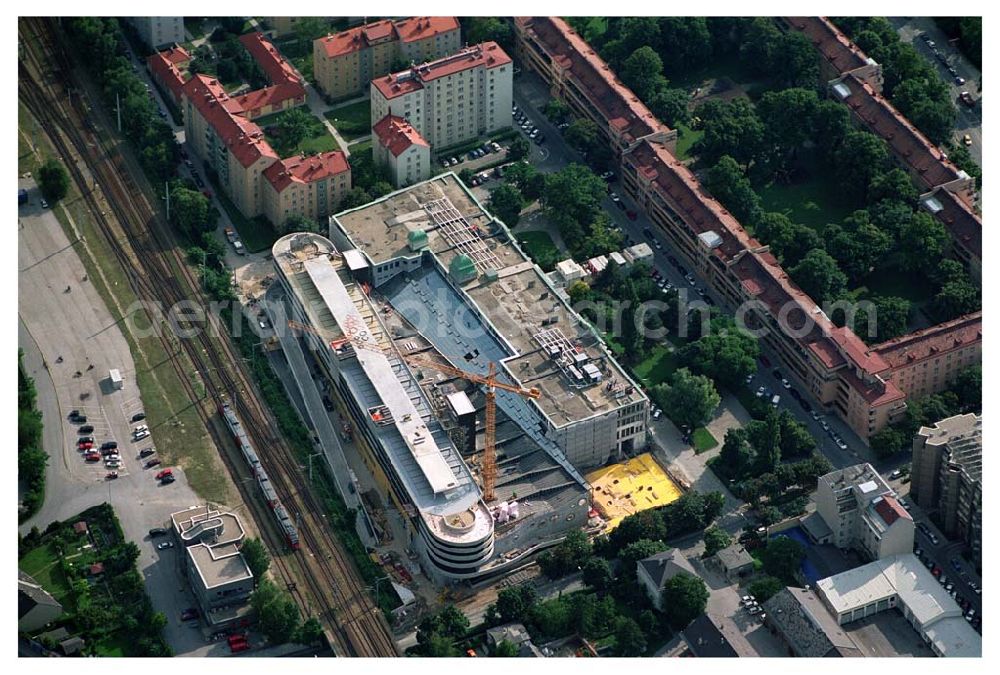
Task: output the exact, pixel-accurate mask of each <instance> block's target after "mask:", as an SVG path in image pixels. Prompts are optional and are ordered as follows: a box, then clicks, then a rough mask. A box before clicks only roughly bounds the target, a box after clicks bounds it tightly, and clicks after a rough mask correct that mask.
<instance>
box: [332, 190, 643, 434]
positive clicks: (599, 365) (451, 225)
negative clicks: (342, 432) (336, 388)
mask: <svg viewBox="0 0 1000 675" xmlns="http://www.w3.org/2000/svg"><path fill="white" fill-rule="evenodd" d="M332 221H333V222H334V223H336V224H337V225H339V227H340V229H341V230H342V231H343V232H344V233H345V234H346V235H347V237H348V238H349V239H350V240H351V242H352V243H353V244H354V245H355V246H356V247H357V248H359V249H361V250H362V251H364V253H365V254H366V255H367V256H368V258H369V260H370V261H371V262H372V263H373V264H374V265H376V266H378V265H379V264H381V263H385V262H388V261H392V260H395V259H399V258H413V257H416V256H419V255H420V252H412V251H410V249H409V247H408V237H407V235H408V234H409V232H411V231H414V230H422V231H424V232H425V233H426V234H427V241H428V249H429V250H430V252H431V254H432V256H433V259H434V260H435V262H436V263H437V265H436V267H437V269H438V271H439V272H440V275H439V276H440V277H441V279H440V280H435V279H430V280H427V276H428V275H423V276H422V278H421V279H418V280H417V282H418V283H419V284H423V285H424V287H425V288H424V289H420V288H414V293H419V291H420V290H424V291H425V294H426V293H427V292H434V293H435V295H433V296H427V297H433V299H434V300H435V301H437V302H432V303H426V304H427V307H426V308H425V309H428V310H430V311H431V312H432V313H435V314H436V315H437V316H436V317H432V319H433V320H434V322H436V323H443V325H444V329H443V330H444V332H447V333H453V332H458V331H452V330H451V329H452V328H454V327H455V326H453V325H452V324H456V323H457V322H456V321H455V319H456V317H459V316H461V317H462V319H463V320H464V322H465V325H464V326H463V327H461V331H460V332H462V333H463V334H464V335H465V336H469V337H468V341H470V342H475V343H476V346H478V344H479V343H480V342H482V341H486V340H489V339H490V338H489V337H488V336H490V335H491V334H492V336H493V338H494V339H495V342H496V344H497V346H498V347H499V349H500V352H501V353H500V354H498V355H497V356H498V357H499V358H497V359H494V360H499V361H500V362H501V364H502V366H501V370H502V371H504V372H506V375H507V376H508V379H510V380H513V381H515V382H517V383H519V384H520V385H522V386H525V387H537V388H538V389H539V390H541V392H542V396H541V398H539V399H537V400H535V401H534V402H533V405H536V406H537V407H538V408H539V409H540V410H541V411H542V412H543V413H544V414H545V415H546V416H547V417H548V419H549V420H550V421H551V422H552V424H553V425H554V426H556V427H561V426H564V425H567V424H571V423H573V422H577V421H580V420H583V419H587V418H589V417H593V416H597V415H602V414H605V413H608V412H610V411H613V410H616V409H618V408H620V407H622V406H625V405H628V404H631V403H636V402H639V401H643V400H645V396H644V395H643V394H642V392H641V390H640V389H639V388H638V387H637V386H636V385H635V383H634V382H632V380H631V379H629V377H628V376H627V375H626V374H625V372H624V371H623V370H622V369H621V367H620V366H619V365H618V364H617V363H616V362H615V361H614V359H613V358H612V357H611V354H610V352H608V350H607V348H606V347H605V345H604V343H603V341H602V340H601V338H600V337H599V336H598V335H597V333H596V332H595V331H594V330H593V329H592V328H591V327H590V326H589V325H588V324H586V323H585V322H584V321H583V320H582V319H581V318H580V317H579V316H578V315H577V314H576V313H575V312H573V311H572V309H570V307H569V305H568V303H567V302H566V301H565V300H563V299H561V298H560V296H559V294H558V293H557V292H556V289H555V288H554V287H553V286H552V284H551V282H550V280H549V279H548V277H547V276H546V275H544V274H543V273H541V271H540V270H539V269H538V268H537V267H536V266H535V265H534V263H532V262H531V260H530V259H529V258H528V257H527V256H526V255H525V254H524V252H523V251H521V249H520V248H519V247H518V245H517V244H516V242H515V240H514V238H513V236H512V235H511V234H510V232H509V230H508V229H507V228H506V226H505V225H503V224H502V223H500V222H499V221H496V220H494V218H493V217H492V216H491V215H490V214H489V213H488V212H487V211H486V210H485V209H484V208H483V207H482V206H481V205H480V204H479V202H478V201H477V200H476V199H475V197H473V196H472V195H471V194H470V193H469V192H468V190H467V189H466V188H465V186H463V185H462V184H461V182H460V181H459V180H458V179H457V178H456V177H455V175H454V174H453V173H447V174H443V175H441V176H438V177H436V178H433V179H431V180H429V181H425V182H423V183H419V184H417V185H414V186H412V187H410V188H407V189H405V190H401V191H398V192H395V193H392V194H390V195H387V196H386V197H383V198H382V199H380V200H378V201H375V202H372V203H371V204H368V205H366V206H363V207H359V208H357V209H353V210H350V211H345V212H343V213H340V214H338V215H336V216H334V217H333V219H332ZM459 255H466V256H468V257H469V258H470V259H471V260H472V261H473V263H474V265H475V267H476V272H477V275H476V277H475V278H473V279H472V280H470V281H467V282H465V283H461V284H459V283H458V282H457V281H455V280H454V278H452V277H450V276H448V270H449V268H450V265H451V263H452V261H453V260H454V259H455V258H456V257H458V256H459ZM410 276H411V278H413V276H414V275H410ZM494 277H495V278H494ZM439 281H440V282H443V283H440V282H439ZM442 288H444V289H451V291H452V293H451V294H450V297H449V294H448V293H447V292H445V293H444V296H443V297H442V296H441V294H440V293H438V292H439V290H441V289H442ZM456 289H457V290H456ZM438 298H441V300H439V301H438ZM453 303H457V305H458V306H457V307H456V306H453ZM456 310H461V311H460V313H459V312H458V311H456ZM424 323H427V322H424ZM419 328H420V330H421V331H422V332H425V334H428V335H429V336H430V339H431V340H432V341H435V344H436V340H435V338H436V337H437V338H440V337H441V335H440V333H441V332H442V331H436V333H437V335H435V331H434V330H433V328H432V327H431V326H426V325H420V326H419ZM442 351H443V352H444V353H445V354H448V353H449V350H448V349H442ZM491 358H492V357H491ZM455 365H457V366H459V367H462V368H465V369H469V370H472V371H473V372H481V373H485V372H486V367H487V365H488V363H487V360H486V359H482V360H481V361H479V362H475V361H473V362H465V363H458V362H456V363H455ZM570 366H572V368H573V369H571V368H570ZM585 366H589V368H586V370H584V367H585ZM577 374H579V375H580V376H581V378H582V379H581V378H578V377H576V375H577Z"/></svg>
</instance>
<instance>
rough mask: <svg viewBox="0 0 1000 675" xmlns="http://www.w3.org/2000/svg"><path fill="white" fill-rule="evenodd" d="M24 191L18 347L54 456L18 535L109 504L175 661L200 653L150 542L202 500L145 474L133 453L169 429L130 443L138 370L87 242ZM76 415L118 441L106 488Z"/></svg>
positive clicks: (166, 555) (170, 567) (183, 602)
mask: <svg viewBox="0 0 1000 675" xmlns="http://www.w3.org/2000/svg"><path fill="white" fill-rule="evenodd" d="M20 187H25V188H27V189H29V194H30V198H31V201H30V203H29V204H27V205H24V206H21V207H19V209H18V217H19V220H20V221H21V222H22V223H23V224H24V227H23V228H21V229H19V231H18V269H19V274H18V285H19V288H18V314H19V319H20V321H19V325H18V338H19V339H18V342H19V346H20V347H21V348H22V349H23V350H24V363H25V367H26V369H27V371H28V374H29V375H30V376H31V377H33V378H34V379H35V381H36V383H37V385H36V386H37V389H38V404H39V408H40V409H41V411H42V414H43V418H42V419H43V423H44V430H43V442H44V444H45V448H46V450H47V451H48V453H49V456H50V457H49V464H48V467H47V470H46V494H45V503H44V504H43V506H42V508H41V510H40V511H39V512H38V513H37V514H36V515H35V516H34V517H32V518H31V519H29V520H28V521H26V522H24V523H22V524H21V525H20V527H19V528H18V529H19V531H20V532H21V533H26V532H28V530H30V529H31V528H32V527H38V528H39V529H41V530H44V529H45V527H46V526H47V525H48V524H49V523H50V522H52V521H53V520H65V519H68V518H70V517H72V516H74V515H76V514H78V513H80V512H81V511H83V510H85V509H87V508H89V507H91V506H94V505H96V504H100V503H102V502H105V501H108V502H110V503H111V505H112V506H113V507H114V509H115V513H116V514H117V516H118V519H119V521H120V522H121V525H122V530H123V531H124V533H125V537H126V538H127V539H129V540H131V541H134V542H135V543H136V544H137V545H138V546H139V551H140V554H139V559H138V561H137V565H138V569H139V572H140V574H142V576H143V578H144V579H145V581H146V592H147V593H148V594H149V596H150V599H151V600H152V602H153V606H154V607H155V608H156V609H157V610H159V611H162V612H163V613H164V614H165V615H166V616H167V628H166V632H165V634H166V638H167V641H168V642H169V643H170V645H171V646H172V647H173V648H174V650H175V651H176V652H177V653H179V654H181V653H186V652H190V651H192V650H195V649H203V648H204V647H205V643H204V640H203V639H202V637H201V634H200V632H199V631H197V630H196V629H192V628H190V627H188V626H187V625H185V624H182V623H180V621H179V617H180V612H181V611H182V610H183V609H184V608H186V607H190V606H192V605H193V604H194V601H193V598H191V597H190V595H189V594H188V592H187V591H186V590H185V589H186V584H185V582H184V581H183V578H182V576H181V575H180V569H179V566H178V564H177V563H178V561H179V560H180V558H179V556H178V553H177V551H176V549H174V550H166V551H158V550H156V549H155V547H154V546H153V542H152V541H151V540H150V539H149V537H148V535H147V532H148V530H149V529H150V528H152V527H163V526H165V525H166V523H167V522H168V520H169V515H170V514H171V513H173V512H175V511H178V510H181V509H183V508H186V507H188V506H191V505H193V504H197V503H198V502H199V498H198V497H197V495H195V494H194V492H193V491H192V490H191V489H190V487H189V486H188V483H187V479H186V478H185V476H184V473H183V470H181V469H179V468H177V469H175V472H174V474H175V476H176V477H177V480H176V482H175V483H173V484H172V485H160V484H159V483H158V482H157V481H155V480H154V479H153V476H152V472H151V471H148V470H144V469H143V468H142V463H141V462H140V460H139V459H138V457H137V453H138V451H139V449H141V448H145V447H150V446H153V441H154V440H155V438H156V437H157V436H159V435H160V434H164V433H170V429H169V428H156V427H154V428H153V429H152V432H153V437H152V439H146V440H145V441H142V442H139V443H133V442H131V441H130V436H131V430H132V426H133V425H132V423H131V416H132V415H133V414H134V413H136V412H139V411H140V410H144V405H143V402H142V400H141V398H140V393H139V390H138V386H137V385H136V380H135V375H136V368H135V364H134V362H133V360H132V355H131V352H130V350H129V345H128V343H127V342H126V341H125V338H124V336H123V335H122V331H121V329H120V327H119V325H118V324H117V323H116V321H115V319H114V318H113V316H112V313H111V312H110V311H109V310H108V308H107V306H106V305H105V304H104V301H103V300H102V298H101V296H100V295H99V294H98V292H97V290H96V289H95V288H94V287H93V285H92V283H91V281H90V275H94V274H98V271H97V270H88V269H87V268H85V267H84V264H83V262H82V261H81V259H80V257H79V255H78V254H77V252H76V247H81V246H86V243H85V242H83V241H81V240H79V239H76V240H74V241H72V242H71V241H70V240H69V239H68V238H67V237H66V235H65V233H64V231H63V229H62V227H61V226H60V225H59V222H58V221H57V220H56V218H55V215H54V214H53V212H52V210H50V209H42V208H41V207H40V206H39V198H40V197H39V194H38V191H37V189H35V186H34V183H33V181H30V180H22V181H21V184H20ZM57 208H61V207H57ZM85 278H86V279H87V280H86V281H84V279H85ZM67 287H69V288H70V290H69V292H67V291H66V290H65V289H66V288H67ZM59 357H62V362H61V363H59V362H58V361H59ZM89 366H92V368H90V367H89ZM110 368H118V369H119V370H120V371H121V373H122V375H123V376H124V379H125V387H124V389H123V390H118V391H115V390H112V389H110V388H109V387H108V383H107V377H108V371H109V369H110ZM77 372H79V373H80V374H79V376H77V375H76V373H77ZM72 409H78V410H80V411H81V412H83V413H84V414H86V415H87V417H88V420H87V421H88V423H89V424H92V425H93V426H94V432H93V434H92V435H93V436H94V439H95V442H96V443H98V444H100V443H101V442H103V441H105V440H112V439H113V440H117V441H118V443H119V447H120V448H121V449H122V452H121V456H122V462H123V466H122V467H121V468H120V469H119V478H118V479H117V480H113V481H111V480H106V479H105V476H106V469H104V467H103V466H102V463H97V464H87V463H85V462H84V460H83V457H82V456H81V455H80V454H79V453H78V452H77V449H76V438H77V431H76V427H75V426H72V425H71V424H70V423H69V421H68V419H67V416H68V414H69V411H70V410H72ZM144 461H145V460H143V462H144Z"/></svg>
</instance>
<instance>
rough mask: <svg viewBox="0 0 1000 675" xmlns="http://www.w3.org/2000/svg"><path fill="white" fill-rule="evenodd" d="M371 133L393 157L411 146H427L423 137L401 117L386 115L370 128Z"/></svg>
mask: <svg viewBox="0 0 1000 675" xmlns="http://www.w3.org/2000/svg"><path fill="white" fill-rule="evenodd" d="M372 133H374V134H375V136H376V138H378V142H379V143H381V144H382V146H383V147H385V148H387V149H388V150H389V152H391V153H392V154H393V156H394V157H399V155H400V154H401V153H402V152H403V151H405V150H406V149H407V148H409V147H410V146H411V145H425V146H428V147H430V146H429V144H428V143H427V141H426V140H424V137H423V136H421V135H420V132H418V131H417V130H416V129H414V128H413V126H412V125H411V124H410V123H409V122H407V121H406V120H404V119H403V118H402V117H396V116H395V115H386V116H385V117H383V118H382V119H380V120H379V121H378V123H377V124H376V125H375V126H374V127H372Z"/></svg>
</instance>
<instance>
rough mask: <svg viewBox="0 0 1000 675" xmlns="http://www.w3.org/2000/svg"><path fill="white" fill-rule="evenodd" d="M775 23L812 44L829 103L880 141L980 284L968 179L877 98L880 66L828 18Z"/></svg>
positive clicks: (976, 223) (978, 230)
mask: <svg viewBox="0 0 1000 675" xmlns="http://www.w3.org/2000/svg"><path fill="white" fill-rule="evenodd" d="M781 19H782V24H783V25H784V26H785V27H786V28H788V29H791V30H797V31H800V32H801V33H803V34H804V35H805V36H806V37H807V38H809V40H810V41H811V42H812V43H813V45H814V46H815V47H816V50H817V52H818V53H819V55H820V57H821V58H820V64H821V73H822V74H823V77H824V80H826V81H827V82H828V84H829V90H830V96H831V98H833V99H834V100H836V101H841V102H843V103H844V104H845V105H847V106H848V108H849V109H850V111H851V115H852V116H853V118H854V120H855V121H856V122H858V123H859V124H860V125H861V126H863V127H864V128H866V129H868V130H869V131H871V132H872V133H874V134H876V135H877V136H879V137H880V138H882V139H883V140H884V141H885V142H886V144H887V145H888V147H889V150H890V151H891V152H892V155H893V157H894V158H895V160H896V162H897V163H898V164H899V165H900V166H901V167H902V168H904V169H905V170H906V171H907V172H909V174H910V175H911V176H912V177H913V179H914V180H915V181H916V183H917V185H918V187H919V188H920V189H921V190H923V191H924V195H923V196H922V197H921V204H922V205H923V206H924V208H926V209H927V210H928V211H929V212H931V213H933V214H934V215H935V216H937V217H938V218H939V219H940V220H941V221H942V222H943V223H944V225H945V227H946V228H947V229H948V231H949V233H950V234H951V235H952V242H953V245H954V246H953V248H954V253H955V256H956V257H957V258H959V259H960V260H962V261H963V262H965V263H966V264H967V265H968V266H969V269H970V271H971V273H972V276H973V278H975V279H977V280H978V279H980V278H981V275H982V271H981V270H982V228H983V224H982V219H981V217H980V216H979V214H977V213H976V210H975V206H976V186H975V181H974V179H972V178H971V177H969V175H968V174H966V173H965V172H964V171H962V170H961V169H959V168H958V167H957V166H956V165H955V164H954V163H953V162H952V161H951V160H949V159H948V156H947V155H946V154H945V153H944V152H943V151H942V150H941V148H939V147H937V146H936V145H934V144H933V143H932V142H931V141H930V140H929V139H928V138H927V137H926V136H924V135H923V134H922V133H921V132H920V131H919V130H918V129H917V128H916V127H915V126H914V125H913V124H912V123H911V122H910V121H909V120H908V119H906V116H905V115H903V114H902V113H900V112H899V111H898V110H897V109H896V108H895V106H893V105H892V103H890V102H889V100H888V99H886V98H885V96H883V95H882V67H881V66H880V65H879V64H878V63H876V62H875V61H874V60H873V59H871V58H869V57H868V56H867V55H865V53H864V52H863V51H861V49H860V48H859V47H858V46H857V45H855V44H854V43H853V42H851V40H850V39H849V38H848V37H847V36H846V35H844V33H843V32H841V31H840V29H838V28H837V27H836V26H835V25H834V24H833V23H832V22H831V21H830V20H829V19H827V18H825V17H781ZM945 192H947V193H948V194H944V193H945Z"/></svg>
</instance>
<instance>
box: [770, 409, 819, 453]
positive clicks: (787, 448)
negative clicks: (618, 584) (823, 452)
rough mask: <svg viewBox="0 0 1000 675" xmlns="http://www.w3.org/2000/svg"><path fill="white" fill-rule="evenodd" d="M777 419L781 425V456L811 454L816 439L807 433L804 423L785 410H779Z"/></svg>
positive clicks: (814, 447)
mask: <svg viewBox="0 0 1000 675" xmlns="http://www.w3.org/2000/svg"><path fill="white" fill-rule="evenodd" d="M778 421H779V423H780V425H781V441H780V444H781V456H782V457H786V458H788V457H802V456H809V455H811V454H812V452H813V450H815V449H816V439H815V438H813V435H812V434H811V433H809V429H808V428H807V427H806V425H804V424H802V422H799V421H798V420H797V419H795V417H794V416H793V415H792V414H791V413H790V412H788V411H787V410H782V411H781V414H779V415H778Z"/></svg>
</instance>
